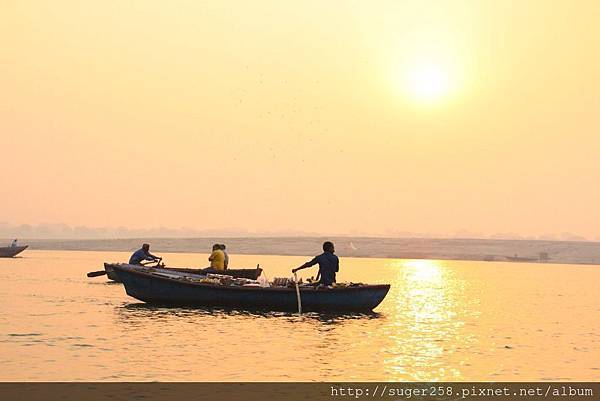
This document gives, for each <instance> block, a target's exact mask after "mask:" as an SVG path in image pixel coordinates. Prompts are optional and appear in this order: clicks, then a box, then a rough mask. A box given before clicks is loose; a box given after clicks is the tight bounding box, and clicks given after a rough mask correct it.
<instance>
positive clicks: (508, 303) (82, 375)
mask: <svg viewBox="0 0 600 401" xmlns="http://www.w3.org/2000/svg"><path fill="white" fill-rule="evenodd" d="M162 256H164V257H165V261H166V262H168V263H169V265H172V266H204V265H206V257H207V255H201V254H164V255H162ZM127 257H128V254H125V253H118V252H113V253H110V252H68V251H26V252H25V253H24V254H23V257H21V258H15V259H0V366H1V369H0V380H1V381H9V380H10V381H12V380H16V381H31V380H34V381H63V380H67V381H71V380H77V381H79V380H81V381H83V380H86V381H87V380H93V381H96V380H98V381H150V380H158V381H311V380H318V381H342V380H347V381H359V380H365V381H371V380H377V381H379V380H381V381H388V380H389V381H396V380H398V381H401V380H422V381H426V380H447V381H450V380H456V381H470V380H473V381H477V380H491V381H527V380H579V381H594V380H595V381H597V380H600V329H599V328H600V297H599V294H600V267H599V266H572V265H551V264H521V263H492V262H461V261H426V260H396V259H351V258H342V259H341V270H340V274H339V277H338V281H355V282H357V281H360V282H370V283H390V284H391V285H392V288H391V290H390V293H389V294H388V296H387V297H386V299H385V300H384V301H383V303H382V304H381V305H380V306H379V307H378V308H377V309H376V310H375V313H372V314H349V315H335V314H333V315H328V314H306V315H304V316H302V317H298V316H296V315H294V314H290V313H268V312H266V313H263V314H257V313H248V312H243V311H238V312H235V311H233V312H232V311H217V312H215V311H207V310H202V309H192V308H156V307H150V306H146V305H144V304H142V303H141V302H139V301H137V300H135V299H133V298H130V297H128V296H127V295H126V294H125V291H124V289H123V286H122V285H120V284H114V283H108V282H107V281H106V278H105V277H97V278H87V277H86V275H85V273H87V272H89V271H94V270H101V269H102V263H103V262H104V261H124V260H126V259H127ZM305 260H306V258H304V257H294V256H252V255H244V256H238V255H231V265H232V267H252V266H255V265H256V264H257V263H260V264H261V266H262V267H263V268H265V270H266V272H267V274H268V276H269V278H273V277H274V276H291V273H290V269H291V268H292V267H295V266H298V265H299V264H301V263H303V262H304V261H305ZM302 273H304V274H303V276H304V277H306V276H309V275H314V274H315V273H316V272H315V271H314V270H304V271H302Z"/></svg>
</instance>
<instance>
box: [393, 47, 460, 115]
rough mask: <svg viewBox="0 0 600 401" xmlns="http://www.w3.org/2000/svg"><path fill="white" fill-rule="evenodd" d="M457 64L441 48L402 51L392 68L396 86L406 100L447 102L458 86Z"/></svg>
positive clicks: (422, 103) (412, 101) (422, 102)
mask: <svg viewBox="0 0 600 401" xmlns="http://www.w3.org/2000/svg"><path fill="white" fill-rule="evenodd" d="M459 71H461V68H458V65H457V60H456V57H450V56H449V55H446V54H444V53H443V52H433V51H431V52H427V53H422V54H420V55H417V54H412V55H411V54H404V55H403V57H402V59H401V61H400V62H399V63H398V64H396V69H395V72H394V76H395V81H396V85H395V86H396V88H397V89H398V90H399V92H401V93H402V94H403V96H404V97H405V98H406V99H407V100H408V101H409V102H410V103H413V104H416V105H421V106H433V105H436V104H441V103H447V102H449V101H450V100H451V98H452V96H454V95H455V94H456V92H457V90H458V87H459V86H460V79H459V78H460V76H459V75H460V74H459V73H458V72H459Z"/></svg>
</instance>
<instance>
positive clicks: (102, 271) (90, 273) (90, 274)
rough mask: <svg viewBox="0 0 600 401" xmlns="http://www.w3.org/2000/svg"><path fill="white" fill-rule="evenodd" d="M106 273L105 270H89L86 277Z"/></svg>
mask: <svg viewBox="0 0 600 401" xmlns="http://www.w3.org/2000/svg"><path fill="white" fill-rule="evenodd" d="M105 274H106V270H98V271H97V272H89V273H88V274H87V276H88V277H98V276H104V275H105Z"/></svg>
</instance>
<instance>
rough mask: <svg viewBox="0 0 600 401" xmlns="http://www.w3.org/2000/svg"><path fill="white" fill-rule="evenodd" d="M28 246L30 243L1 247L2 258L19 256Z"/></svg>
mask: <svg viewBox="0 0 600 401" xmlns="http://www.w3.org/2000/svg"><path fill="white" fill-rule="evenodd" d="M28 247H29V245H23V246H5V247H0V258H12V257H13V256H17V255H18V254H20V253H21V252H23V251H24V250H25V249H27V248H28Z"/></svg>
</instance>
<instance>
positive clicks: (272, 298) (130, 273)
mask: <svg viewBox="0 0 600 401" xmlns="http://www.w3.org/2000/svg"><path fill="white" fill-rule="evenodd" d="M114 270H115V271H116V273H117V274H118V276H119V277H120V278H121V280H122V282H123V284H124V285H125V291H126V292H127V295H129V296H131V297H133V298H136V299H139V300H140V301H144V302H146V303H150V304H157V305H189V306H221V307H231V308H236V309H268V310H278V311H295V310H297V308H298V303H297V302H298V301H297V298H296V291H295V289H294V288H289V287H260V286H227V285H218V284H210V283H203V282H199V281H197V280H194V277H190V276H186V275H185V274H181V273H177V272H174V271H169V270H165V269H156V268H152V269H146V268H143V267H139V266H132V265H124V264H120V265H115V266H114ZM196 277H199V276H196ZM389 289H390V285H389V284H380V285H364V284H361V285H356V286H348V287H338V288H335V287H334V288H318V287H317V288H315V287H300V294H301V298H302V309H303V310H305V311H317V312H318V311H325V312H338V311H363V312H366V311H371V310H373V309H374V308H375V307H376V306H377V305H379V304H380V303H381V301H383V299H384V298H385V296H386V295H387V293H388V291H389Z"/></svg>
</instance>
